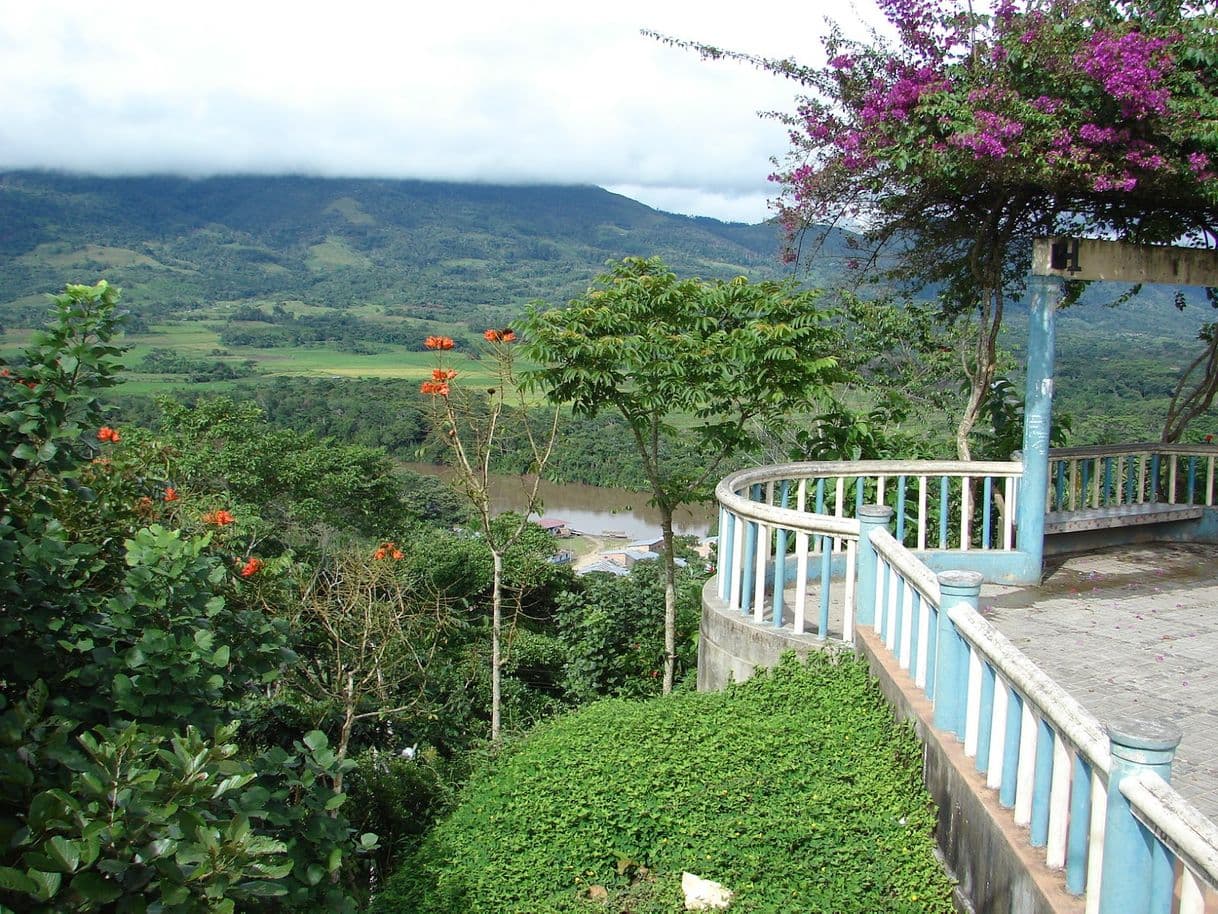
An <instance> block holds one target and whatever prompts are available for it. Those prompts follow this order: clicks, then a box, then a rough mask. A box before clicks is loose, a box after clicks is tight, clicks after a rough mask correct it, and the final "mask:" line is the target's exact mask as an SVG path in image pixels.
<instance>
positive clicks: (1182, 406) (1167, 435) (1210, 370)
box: [1162, 325, 1218, 444]
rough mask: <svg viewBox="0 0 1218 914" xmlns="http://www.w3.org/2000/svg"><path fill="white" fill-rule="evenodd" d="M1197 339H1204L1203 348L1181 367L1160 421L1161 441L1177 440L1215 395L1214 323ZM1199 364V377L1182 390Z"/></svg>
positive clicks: (1217, 334) (1217, 345)
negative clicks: (1169, 403) (1191, 361)
mask: <svg viewBox="0 0 1218 914" xmlns="http://www.w3.org/2000/svg"><path fill="white" fill-rule="evenodd" d="M1201 339H1202V340H1203V341H1204V342H1205V351H1204V352H1202V353H1201V355H1199V356H1197V358H1196V359H1194V360H1193V363H1192V364H1191V365H1189V366H1188V368H1186V369H1185V370H1184V373H1183V374H1182V375H1181V376H1180V380H1179V381H1178V382H1176V389H1175V390H1174V391H1173V392H1172V398H1171V405H1169V406H1168V408H1167V418H1166V419H1165V420H1164V421H1163V439H1162V440H1163V443H1164V444H1175V443H1176V442H1177V441H1179V440H1180V438H1181V436H1183V434H1184V430H1185V429H1186V428H1188V424H1189V423H1190V422H1191V421H1192V420H1193V419H1196V418H1197V417H1198V416H1200V415H1201V414H1202V413H1204V412H1205V411H1206V410H1208V409H1209V408H1210V406H1212V405H1213V403H1214V397H1215V394H1218V325H1208V326H1207V327H1205V328H1204V329H1203V330H1202V333H1201ZM1202 365H1204V369H1203V370H1202V372H1201V378H1200V380H1198V381H1197V382H1196V383H1195V384H1194V385H1193V387H1192V389H1191V390H1189V391H1188V392H1187V393H1185V388H1186V387H1187V385H1188V381H1189V379H1190V378H1191V377H1193V375H1194V374H1195V373H1196V371H1197V369H1198V368H1201V367H1202Z"/></svg>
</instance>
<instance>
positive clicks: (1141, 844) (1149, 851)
mask: <svg viewBox="0 0 1218 914" xmlns="http://www.w3.org/2000/svg"><path fill="white" fill-rule="evenodd" d="M1180 737H1181V733H1180V728H1179V727H1177V726H1176V725H1175V724H1173V723H1170V722H1167V721H1162V722H1160V721H1152V720H1138V719H1129V720H1118V721H1113V722H1111V723H1109V724H1108V738H1109V740H1110V744H1111V751H1112V767H1111V769H1110V770H1109V774H1108V812H1107V818H1106V825H1105V836H1104V867H1103V872H1102V875H1101V877H1100V914H1121V912H1125V911H1138V912H1146V914H1161V912H1162V914H1166V912H1169V911H1171V903H1172V888H1173V886H1172V882H1173V880H1172V878H1171V875H1172V869H1173V861H1172V860H1171V857H1170V855H1168V853H1167V852H1166V850H1164V849H1163V848H1162V847H1161V846H1160V845H1159V843H1158V841H1156V840H1155V839H1154V837H1153V836H1152V835H1151V833H1150V832H1149V831H1148V830H1147V829H1146V828H1145V827H1144V826H1143V825H1142V823H1140V822H1139V821H1138V820H1137V819H1135V818H1134V815H1133V811H1132V810H1131V809H1130V808H1129V801H1128V800H1126V799H1125V797H1124V795H1123V794H1122V793H1121V781H1123V780H1124V779H1125V778H1127V777H1130V776H1132V775H1136V774H1139V773H1140V772H1143V771H1153V772H1155V773H1156V774H1158V775H1159V776H1160V777H1161V778H1163V780H1165V781H1168V782H1170V781H1171V762H1172V758H1173V756H1175V754H1176V746H1178V745H1179V744H1180Z"/></svg>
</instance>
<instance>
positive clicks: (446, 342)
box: [423, 336, 454, 349]
mask: <svg viewBox="0 0 1218 914" xmlns="http://www.w3.org/2000/svg"><path fill="white" fill-rule="evenodd" d="M423 345H424V346H426V347H427V348H428V349H452V348H453V345H454V344H453V338H452V337H451V336H429V337H428V338H427V339H426V340H425V341H424V343H423Z"/></svg>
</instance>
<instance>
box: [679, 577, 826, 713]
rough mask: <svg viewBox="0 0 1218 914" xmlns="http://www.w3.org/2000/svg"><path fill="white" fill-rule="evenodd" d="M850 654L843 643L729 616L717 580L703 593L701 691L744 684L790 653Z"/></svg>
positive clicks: (732, 614)
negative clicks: (755, 672) (720, 596)
mask: <svg viewBox="0 0 1218 914" xmlns="http://www.w3.org/2000/svg"><path fill="white" fill-rule="evenodd" d="M826 649H830V650H834V649H836V650H847V649H849V648H848V645H843V644H842V642H840V641H830V640H825V641H821V640H820V639H818V638H817V637H816V635H797V634H795V633H794V632H792V631H791V630H790V629H786V630H783V629H774V628H765V627H763V626H760V625H756V624H755V623H753V622H751V621H749V619H748V618H747V617H745V616H742V615H741V614H740V613H739V612H729V611H728V610H727V609H726V608H724V607H723V604H722V603H721V602H720V601H719V599H718V596H717V595H716V593H715V579H714V578H711V579H710V580H709V581H707V582H706V586H705V587H704V588H703V590H702V623H701V627H700V630H699V635H698V691H699V692H717V691H719V690H720V689H722V688H723V687H724V686H726V685H727V684H728V682H729V681H735V682H744V681H745V680H746V679H748V678H749V677H750V676H752V675H753V670H755V669H757V668H758V667H763V668H765V669H768V668H770V667H772V666H775V665H776V664H777V663H778V658H779V657H781V656H782V655H783V654H784V653H786V652H787V651H794V652H795V653H796V655H798V656H799V657H806V656H808V653H809V652H810V651H819V650H826Z"/></svg>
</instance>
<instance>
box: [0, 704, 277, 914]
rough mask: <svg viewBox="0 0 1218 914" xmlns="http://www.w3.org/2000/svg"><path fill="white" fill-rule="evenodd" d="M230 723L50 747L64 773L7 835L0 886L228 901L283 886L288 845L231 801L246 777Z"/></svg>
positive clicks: (122, 907)
mask: <svg viewBox="0 0 1218 914" xmlns="http://www.w3.org/2000/svg"><path fill="white" fill-rule="evenodd" d="M235 731H236V725H230V726H226V727H222V728H219V729H218V730H217V731H216V732H215V734H214V738H213V739H212V740H211V741H207V740H205V739H204V738H203V737H202V735H201V733H200V732H199V731H198V730H196V729H195V728H193V727H187V728H186V731H185V733H184V734H183V735H181V736H174V737H170V738H167V739H166V738H164V737H161V736H159V735H157V734H155V733H152V732H148V731H145V730H142V729H141V728H140V727H139V726H138V725H136V724H128V725H127V726H125V727H123V728H122V729H121V730H113V729H109V728H97V729H96V730H93V731H90V732H87V733H82V734H80V735H79V737H78V738H77V742H78V743H79V746H80V749H81V750H83V751H82V752H81V753H80V754H79V755H77V756H76V757H74V758H71V757H69V758H61V759H60V761H61V762H64V763H66V764H67V765H68V766H69V767H70V768H71V771H72V774H71V778H70V780H69V781H68V782H67V784H66V785H65V787H64V788H53V789H50V790H45V791H43V792H41V793H39V794H37V795H36V796H35V797H34V798H33V801H32V802H31V803H30V807H29V813H28V815H27V817H26V819H25V827H24V828H22V829H21V830H19V831H18V832H17V833H15V834H14V835H13V836H12V840H13V844H14V845H15V846H16V848H17V855H16V858H15V859H14V860H13V862H14V863H17V866H6V867H0V886H3V888H5V889H7V890H9V891H12V892H15V893H19V894H21V895H24V896H27V897H28V899H29V900H36V901H37V902H41V903H43V904H44V905H45V907H42V908H40V910H54V911H98V910H104V911H111V910H112V911H120V912H128V911H130V912H142V911H145V910H150V911H157V910H173V911H182V912H199V914H203V912H224V911H229V912H231V911H234V910H236V908H235V905H236V904H237V903H238V902H242V903H246V904H248V903H249V902H250V901H252V900H254V899H258V898H270V897H275V896H279V895H284V894H287V891H288V889H287V888H286V887H285V886H284V885H283V883H282V882H281V880H282V879H283V878H284V877H286V876H287V875H288V874H289V872H290V871H291V869H292V864H291V862H290V861H288V860H286V859H285V856H284V852H285V850H286V846H285V845H284V843H283V842H282V841H278V840H275V839H274V838H272V837H269V836H268V835H266V834H260V833H258V832H257V831H255V830H254V829H253V828H251V824H250V815H249V814H248V812H246V811H238V810H236V809H234V808H232V805H233V804H234V802H235V801H236V800H237V799H238V798H240V800H241V801H243V802H244V805H246V806H247V807H248V806H251V805H253V804H251V803H250V800H251V799H252V797H253V792H252V791H244V792H243V788H245V787H246V786H247V785H249V784H250V783H251V782H252V781H253V780H254V777H255V775H254V772H253V771H252V770H251V768H250V767H249V765H248V764H247V763H243V762H241V761H239V760H237V759H236V758H235V755H236V752H237V747H236V745H235V744H234V743H233V742H231V740H232V737H233V735H234V734H235ZM53 754H54V753H53ZM252 812H253V813H254V814H255V815H261V814H262V810H261V809H260V808H258V807H256V806H255V807H254V808H253V810H252Z"/></svg>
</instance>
